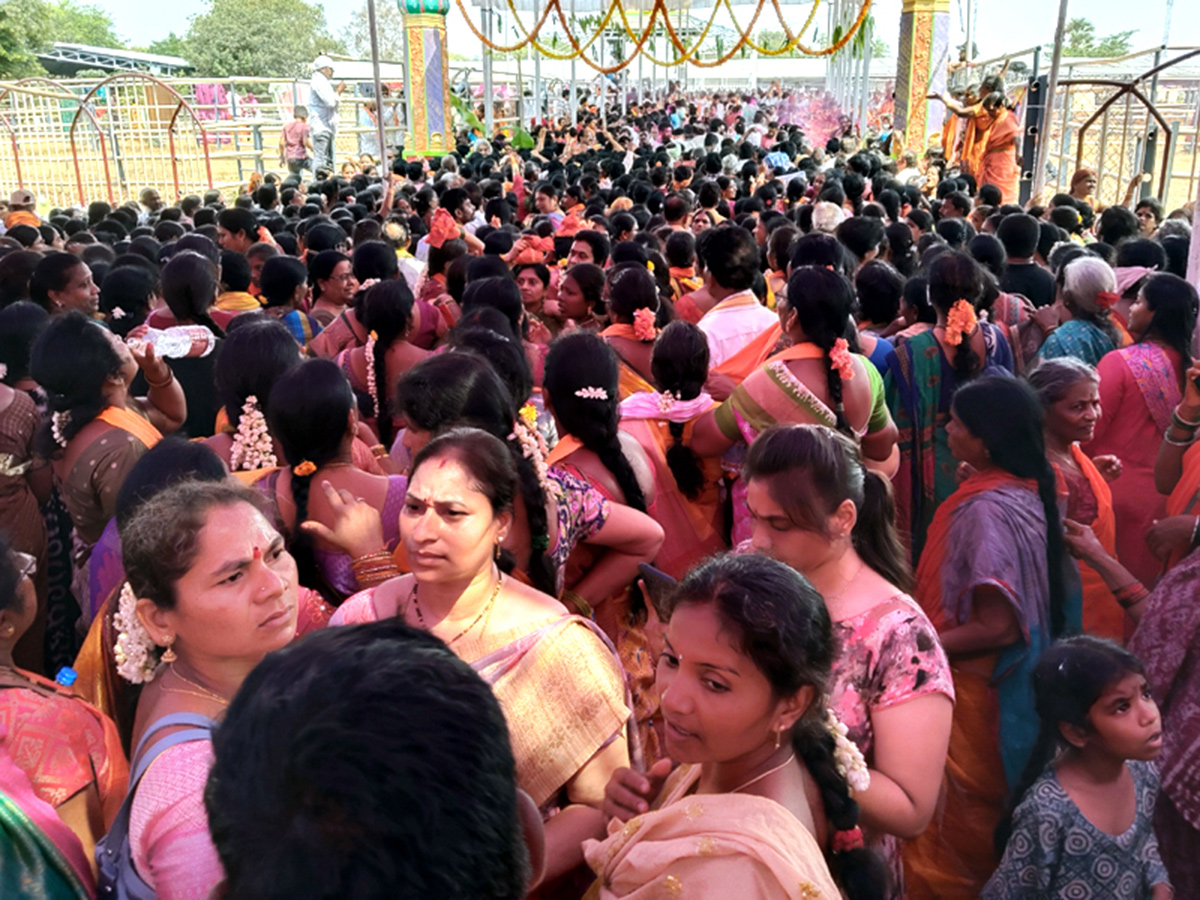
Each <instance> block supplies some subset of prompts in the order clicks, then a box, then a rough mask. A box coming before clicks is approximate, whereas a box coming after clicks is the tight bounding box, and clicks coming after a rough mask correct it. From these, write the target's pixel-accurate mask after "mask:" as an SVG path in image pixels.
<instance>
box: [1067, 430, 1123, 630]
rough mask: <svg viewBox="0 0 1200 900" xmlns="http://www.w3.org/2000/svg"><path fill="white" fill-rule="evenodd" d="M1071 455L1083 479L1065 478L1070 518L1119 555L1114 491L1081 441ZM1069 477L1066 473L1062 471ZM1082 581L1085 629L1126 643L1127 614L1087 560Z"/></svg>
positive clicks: (1083, 568)
mask: <svg viewBox="0 0 1200 900" xmlns="http://www.w3.org/2000/svg"><path fill="white" fill-rule="evenodd" d="M1071 454H1072V455H1073V456H1074V458H1075V462H1076V463H1077V464H1078V465H1079V468H1080V469H1082V470H1083V478H1082V479H1079V478H1077V477H1065V481H1066V484H1067V487H1068V490H1069V491H1070V496H1069V498H1068V501H1067V517H1068V518H1070V519H1072V520H1074V521H1076V522H1082V523H1083V524H1084V525H1090V526H1091V528H1092V531H1093V532H1095V534H1096V538H1097V539H1098V540H1099V541H1100V545H1101V546H1102V547H1104V551H1105V552H1106V553H1107V554H1108V555H1109V556H1115V555H1116V546H1117V520H1116V516H1115V515H1114V514H1113V503H1112V491H1111V490H1110V489H1109V487H1108V482H1107V481H1105V480H1104V476H1103V475H1101V474H1100V472H1099V470H1097V469H1096V466H1095V463H1093V462H1092V460H1091V458H1090V457H1089V456H1088V455H1087V454H1086V453H1084V452H1083V450H1081V449H1080V447H1079V445H1078V444H1072V445H1071ZM1061 474H1062V475H1064V476H1066V475H1067V473H1066V472H1061ZM1079 575H1080V578H1081V579H1082V581H1083V630H1084V631H1085V632H1087V633H1088V634H1094V635H1097V636H1099V637H1106V638H1108V639H1109V640H1113V641H1116V642H1117V643H1124V642H1125V634H1126V631H1125V629H1126V625H1127V624H1128V622H1127V617H1126V614H1125V610H1123V609H1121V605H1120V604H1119V603H1117V598H1116V597H1114V596H1113V592H1112V591H1110V590H1109V589H1108V585H1107V584H1105V583H1104V579H1103V578H1101V577H1100V574H1099V573H1098V572H1097V571H1096V570H1095V569H1093V568H1092V567H1091V566H1089V565H1088V564H1087V563H1085V562H1080V563H1079Z"/></svg>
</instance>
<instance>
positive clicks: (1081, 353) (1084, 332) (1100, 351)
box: [1037, 319, 1116, 366]
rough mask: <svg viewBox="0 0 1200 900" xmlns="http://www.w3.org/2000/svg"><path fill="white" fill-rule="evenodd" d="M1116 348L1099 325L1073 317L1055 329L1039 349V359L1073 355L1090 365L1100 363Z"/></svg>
mask: <svg viewBox="0 0 1200 900" xmlns="http://www.w3.org/2000/svg"><path fill="white" fill-rule="evenodd" d="M1114 349H1116V348H1115V347H1114V346H1113V342H1112V340H1111V339H1110V338H1109V336H1108V335H1107V334H1105V333H1104V331H1103V330H1102V329H1101V328H1100V327H1099V326H1097V325H1095V324H1094V323H1092V322H1087V321H1084V320H1083V319H1071V320H1070V321H1069V322H1064V323H1063V324H1062V325H1060V326H1059V327H1058V328H1056V329H1054V330H1053V331H1052V332H1050V333H1049V334H1048V335H1046V340H1045V341H1043V342H1042V346H1041V347H1040V348H1039V349H1038V353H1037V357H1038V359H1057V358H1058V357H1060V356H1073V357H1075V358H1076V359H1082V360H1083V361H1084V362H1085V363H1087V364H1088V365H1089V366H1095V365H1098V364H1099V363H1100V360H1101V359H1103V358H1104V355H1105V354H1106V353H1111V352H1112V351H1113V350H1114Z"/></svg>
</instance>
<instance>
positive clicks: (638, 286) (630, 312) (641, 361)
mask: <svg viewBox="0 0 1200 900" xmlns="http://www.w3.org/2000/svg"><path fill="white" fill-rule="evenodd" d="M604 291H605V296H606V297H607V298H608V320H609V322H610V323H611V324H610V325H609V326H608V327H607V328H605V329H604V330H603V331H601V332H600V337H601V338H603V339H604V341H605V343H607V344H608V345H609V346H610V347H612V349H613V352H614V353H616V354H617V362H618V364H619V369H620V381H619V390H620V398H621V399H622V400H624V399H625V398H627V397H629V396H630V395H631V394H636V393H638V392H639V391H652V390H654V385H653V384H652V383H651V379H652V377H653V376H652V374H651V371H650V354H651V353H652V351H653V349H654V338H655V337H656V336H657V334H658V332H657V330H656V327H655V326H656V323H657V319H658V316H659V311H660V308H661V302H662V301H661V298H660V297H659V293H658V282H657V281H655V279H654V276H653V275H652V274H651V273H650V272H649V271H648V270H647V269H646V267H645V266H644V265H641V264H640V263H635V262H630V263H618V264H617V265H615V266H613V267H612V268H611V269H609V271H608V281H607V283H606V284H605V287H604Z"/></svg>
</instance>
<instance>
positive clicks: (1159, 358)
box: [1117, 341, 1183, 434]
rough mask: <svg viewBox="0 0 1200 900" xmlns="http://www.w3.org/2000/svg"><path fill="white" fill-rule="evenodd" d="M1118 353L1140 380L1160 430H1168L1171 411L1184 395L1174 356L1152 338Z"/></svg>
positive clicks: (1145, 397)
mask: <svg viewBox="0 0 1200 900" xmlns="http://www.w3.org/2000/svg"><path fill="white" fill-rule="evenodd" d="M1117 353H1118V354H1119V355H1120V357H1121V361H1122V362H1123V363H1125V365H1126V366H1128V367H1129V374H1131V375H1132V376H1133V380H1134V381H1135V382H1137V386H1138V390H1140V391H1141V392H1142V399H1143V400H1144V401H1145V402H1146V409H1148V410H1149V411H1150V418H1152V419H1153V420H1154V425H1155V427H1157V428H1158V433H1159V434H1163V433H1165V432H1166V430H1167V428H1169V427H1170V425H1171V412H1172V411H1173V410H1174V409H1175V407H1176V406H1178V405H1179V401H1180V400H1181V399H1182V398H1183V393H1182V392H1181V391H1180V389H1179V381H1178V374H1177V373H1176V371H1175V366H1173V365H1172V364H1171V358H1170V357H1169V356H1167V354H1166V351H1164V350H1163V349H1162V348H1161V347H1159V346H1158V345H1157V344H1152V343H1150V342H1149V341H1143V342H1141V343H1139V344H1133V345H1132V346H1129V347H1126V348H1124V349H1123V350H1118V351H1117Z"/></svg>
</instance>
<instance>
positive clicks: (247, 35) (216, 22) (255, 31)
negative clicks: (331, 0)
mask: <svg viewBox="0 0 1200 900" xmlns="http://www.w3.org/2000/svg"><path fill="white" fill-rule="evenodd" d="M185 40H186V51H185V52H184V54H183V55H184V56H185V57H186V58H187V60H188V62H190V63H191V64H192V65H193V66H195V68H196V72H197V74H198V75H211V76H216V77H227V76H230V75H249V76H256V77H261V78H290V77H301V76H305V75H307V74H308V72H309V69H308V64H309V63H311V62H312V61H313V59H314V58H315V57H316V56H317V55H318V54H320V53H329V52H341V50H342V44H341V42H340V41H338V40H336V39H335V38H333V37H331V36H330V35H329V32H328V30H327V29H326V26H325V13H324V12H322V10H321V8H320V7H319V6H315V5H313V4H310V3H307V2H305V0H209V5H208V9H207V11H205V12H203V13H201V14H200V15H198V16H196V17H195V18H194V19H192V22H191V26H190V27H189V28H188V33H187V37H186V39H185Z"/></svg>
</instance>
